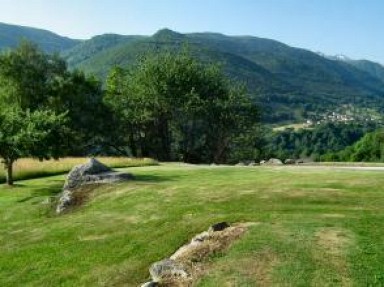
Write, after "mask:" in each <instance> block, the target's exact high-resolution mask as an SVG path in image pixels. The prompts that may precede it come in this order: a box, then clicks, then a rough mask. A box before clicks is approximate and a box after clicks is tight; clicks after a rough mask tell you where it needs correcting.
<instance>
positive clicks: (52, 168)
mask: <svg viewBox="0 0 384 287" xmlns="http://www.w3.org/2000/svg"><path fill="white" fill-rule="evenodd" d="M97 159H98V160H99V161H101V162H102V163H104V164H106V165H108V166H109V167H112V168H119V167H120V168H121V167H134V166H149V165H157V164H158V163H157V162H156V161H155V160H153V159H150V158H129V157H97ZM87 160H88V159H87V158H82V157H67V158H62V159H59V160H46V161H39V160H36V159H31V158H23V159H19V160H18V161H16V162H15V164H14V179H15V180H23V179H31V178H38V177H46V176H51V175H57V174H63V173H67V172H68V171H70V170H71V169H72V167H74V166H75V165H78V164H83V163H85V162H86V161H87ZM0 182H5V172H3V173H0Z"/></svg>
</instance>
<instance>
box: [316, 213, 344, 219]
mask: <svg viewBox="0 0 384 287" xmlns="http://www.w3.org/2000/svg"><path fill="white" fill-rule="evenodd" d="M321 217H325V218H345V215H344V214H341V213H325V214H322V215H321Z"/></svg>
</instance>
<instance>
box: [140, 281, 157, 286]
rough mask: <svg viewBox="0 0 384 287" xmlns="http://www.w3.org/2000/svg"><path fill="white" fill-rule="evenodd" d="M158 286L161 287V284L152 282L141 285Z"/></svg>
mask: <svg viewBox="0 0 384 287" xmlns="http://www.w3.org/2000/svg"><path fill="white" fill-rule="evenodd" d="M157 286H159V284H158V283H156V282H153V281H150V282H147V283H144V284H142V285H141V287H157Z"/></svg>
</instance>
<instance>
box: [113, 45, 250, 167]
mask: <svg viewBox="0 0 384 287" xmlns="http://www.w3.org/2000/svg"><path fill="white" fill-rule="evenodd" d="M106 93H107V95H106V103H107V104H108V106H109V107H110V108H111V109H112V110H113V112H114V113H115V114H116V116H117V117H118V118H119V119H120V120H121V125H120V126H119V129H117V130H118V134H119V135H120V136H119V137H118V140H116V137H114V139H115V140H114V144H115V145H116V144H119V145H120V146H124V145H125V146H128V147H129V151H130V152H131V153H132V154H133V155H135V156H151V157H155V158H158V159H160V160H166V161H168V160H182V161H186V162H225V161H226V160H228V159H229V158H230V155H231V153H232V152H233V149H234V148H235V146H236V145H235V139H236V138H237V137H238V136H240V135H241V134H243V133H244V132H246V131H251V130H252V128H253V126H254V124H255V123H256V122H257V119H258V112H257V109H256V107H255V105H254V104H253V103H252V102H251V100H250V98H249V97H248V95H247V94H246V90H245V88H244V87H242V86H240V85H239V84H237V83H234V82H231V81H229V80H228V79H227V77H226V76H225V75H224V74H223V73H222V71H221V69H220V68H219V67H218V66H217V65H211V64H210V65H206V64H202V63H201V62H199V61H198V60H196V59H194V58H193V57H192V56H191V55H190V54H189V53H188V52H187V51H182V52H162V53H157V54H150V55H147V56H146V57H144V58H143V59H141V61H139V63H138V64H137V65H136V66H135V67H134V68H132V69H123V68H120V67H117V68H115V69H113V70H112V71H111V73H110V75H109V77H108V80H107V91H106Z"/></svg>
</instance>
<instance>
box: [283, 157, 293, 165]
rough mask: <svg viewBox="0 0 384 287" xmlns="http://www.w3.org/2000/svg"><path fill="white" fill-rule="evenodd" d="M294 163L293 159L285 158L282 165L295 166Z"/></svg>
mask: <svg viewBox="0 0 384 287" xmlns="http://www.w3.org/2000/svg"><path fill="white" fill-rule="evenodd" d="M295 163H296V161H295V160H294V159H291V158H287V159H286V160H285V161H284V164H295Z"/></svg>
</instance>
